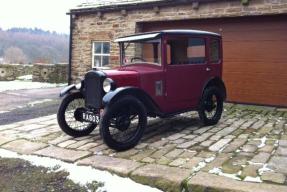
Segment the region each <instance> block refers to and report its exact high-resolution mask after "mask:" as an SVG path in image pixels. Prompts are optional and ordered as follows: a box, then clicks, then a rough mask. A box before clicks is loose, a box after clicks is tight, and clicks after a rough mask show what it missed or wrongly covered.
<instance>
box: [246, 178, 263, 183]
mask: <svg viewBox="0 0 287 192" xmlns="http://www.w3.org/2000/svg"><path fill="white" fill-rule="evenodd" d="M243 181H247V182H254V183H262V180H261V178H260V177H250V176H247V177H245V178H244V180H243Z"/></svg>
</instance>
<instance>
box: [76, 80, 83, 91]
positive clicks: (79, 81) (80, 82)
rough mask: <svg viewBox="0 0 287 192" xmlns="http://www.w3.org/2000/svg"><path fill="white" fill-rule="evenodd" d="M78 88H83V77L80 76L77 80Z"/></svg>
mask: <svg viewBox="0 0 287 192" xmlns="http://www.w3.org/2000/svg"><path fill="white" fill-rule="evenodd" d="M75 84H76V89H78V90H80V89H81V88H82V79H80V78H78V79H76V80H75Z"/></svg>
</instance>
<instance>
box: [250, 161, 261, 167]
mask: <svg viewBox="0 0 287 192" xmlns="http://www.w3.org/2000/svg"><path fill="white" fill-rule="evenodd" d="M247 163H249V165H262V166H263V165H264V163H254V162H252V161H247Z"/></svg>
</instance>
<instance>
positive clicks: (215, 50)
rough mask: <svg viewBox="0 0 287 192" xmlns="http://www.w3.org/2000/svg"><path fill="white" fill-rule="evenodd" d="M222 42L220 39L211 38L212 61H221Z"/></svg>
mask: <svg viewBox="0 0 287 192" xmlns="http://www.w3.org/2000/svg"><path fill="white" fill-rule="evenodd" d="M219 50H220V42H219V40H218V39H211V41H210V51H209V53H210V62H211V63H219V62H220V52H219Z"/></svg>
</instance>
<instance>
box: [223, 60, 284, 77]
mask: <svg viewBox="0 0 287 192" xmlns="http://www.w3.org/2000/svg"><path fill="white" fill-rule="evenodd" d="M228 63H229V66H228V68H227V67H225V65H224V66H223V73H224V75H227V74H228V73H232V72H238V73H239V74H246V73H251V74H253V75H254V74H261V73H264V74H274V75H276V76H280V77H282V78H283V79H286V78H287V77H286V76H287V74H285V73H284V71H286V65H287V63H286V64H284V63H281V62H278V63H276V62H264V63H258V62H251V61H249V62H246V63H244V64H242V63H240V62H228ZM275 68H276V69H275ZM278 71H281V73H282V74H281V75H278Z"/></svg>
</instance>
